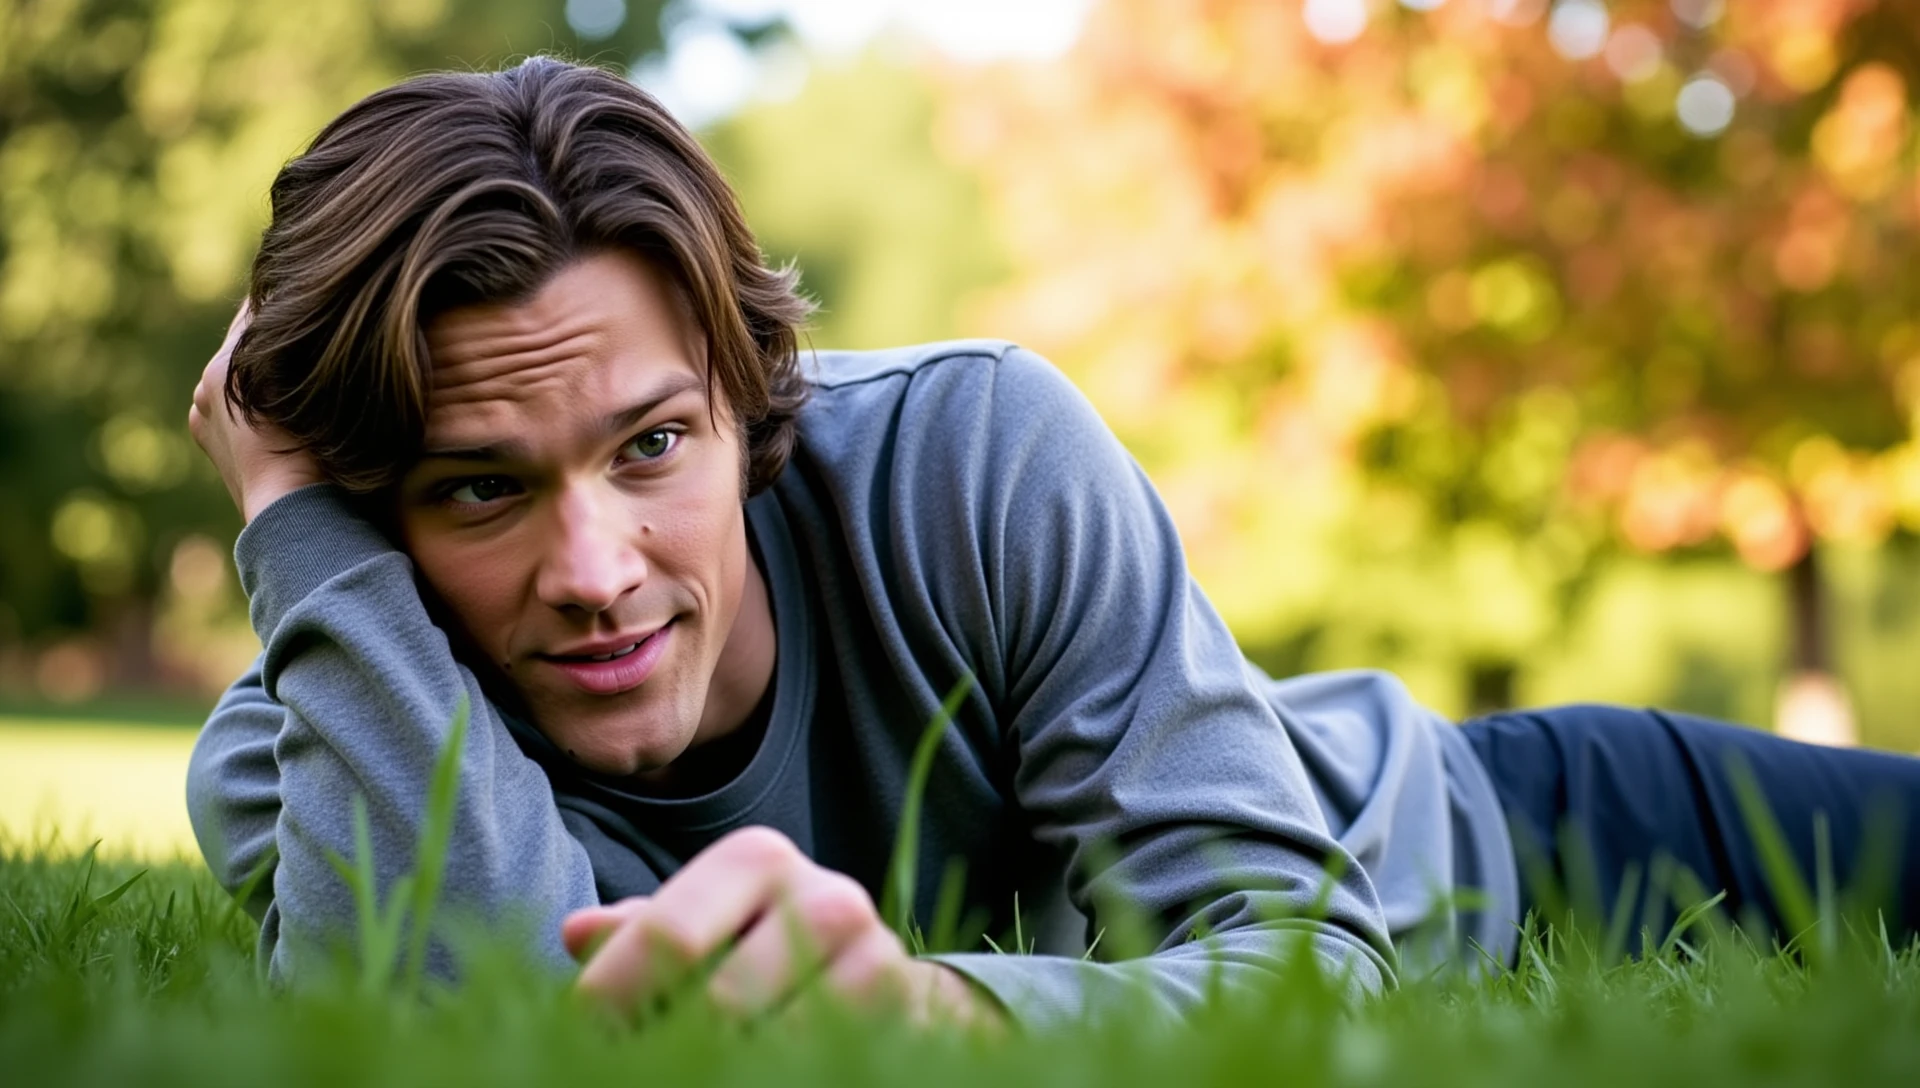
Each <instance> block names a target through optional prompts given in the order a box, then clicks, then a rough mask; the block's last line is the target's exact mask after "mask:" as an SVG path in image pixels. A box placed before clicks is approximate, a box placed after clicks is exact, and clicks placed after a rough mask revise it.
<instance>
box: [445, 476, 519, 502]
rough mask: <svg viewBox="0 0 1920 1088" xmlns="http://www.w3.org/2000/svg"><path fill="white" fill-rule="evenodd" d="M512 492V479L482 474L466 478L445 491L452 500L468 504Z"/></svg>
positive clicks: (491, 499)
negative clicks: (466, 479)
mask: <svg viewBox="0 0 1920 1088" xmlns="http://www.w3.org/2000/svg"><path fill="white" fill-rule="evenodd" d="M512 493H513V481H512V480H509V479H507V478H506V477H505V476H482V477H480V478H479V479H476V480H468V481H467V482H466V483H463V484H461V485H460V486H459V487H456V488H454V489H453V490H452V491H449V492H448V493H447V498H448V499H450V500H452V501H453V502H463V503H469V504H475V503H486V502H492V501H493V500H495V499H497V498H500V497H501V496H503V495H510V494H512Z"/></svg>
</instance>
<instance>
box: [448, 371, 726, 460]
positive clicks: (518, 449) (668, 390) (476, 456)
mask: <svg viewBox="0 0 1920 1088" xmlns="http://www.w3.org/2000/svg"><path fill="white" fill-rule="evenodd" d="M706 386H707V383H706V380H705V379H704V378H701V377H699V376H698V375H694V374H678V375H675V376H674V377H672V378H669V379H667V380H665V381H663V382H661V383H660V384H659V386H657V387H656V388H655V389H654V390H653V391H652V392H651V393H649V394H647V395H646V396H644V397H642V398H641V399H639V400H637V401H634V402H633V403H632V404H629V405H627V406H626V407H625V408H618V409H615V410H614V411H611V412H608V413H607V414H606V415H604V416H601V417H600V421H599V422H598V423H596V424H595V425H594V434H595V436H596V437H597V438H598V439H600V440H601V441H605V440H607V439H611V438H619V437H623V436H624V435H625V434H626V433H627V432H628V431H629V430H632V429H633V428H634V427H636V426H639V424H640V421H641V420H643V419H645V418H647V417H648V416H650V415H652V414H653V413H654V411H655V410H657V409H658V408H659V407H660V406H661V405H662V404H665V403H666V402H667V401H670V400H672V399H673V398H675V397H678V396H681V395H683V394H686V393H689V392H692V391H695V390H698V391H699V392H701V393H702V394H704V393H705V392H706ZM532 459H533V458H532V455H531V453H530V451H529V450H528V449H527V446H526V444H525V443H523V442H518V441H515V440H513V439H507V440H505V441H502V442H489V443H487V444H486V445H482V446H458V447H450V448H447V449H431V450H426V451H424V452H423V453H421V454H420V460H421V461H490V462H502V461H505V462H513V461H530V460H532Z"/></svg>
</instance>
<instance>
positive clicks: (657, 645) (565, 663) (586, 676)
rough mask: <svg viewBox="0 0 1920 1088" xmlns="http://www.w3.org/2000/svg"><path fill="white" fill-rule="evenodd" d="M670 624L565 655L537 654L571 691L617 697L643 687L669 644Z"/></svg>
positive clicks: (577, 648)
mask: <svg viewBox="0 0 1920 1088" xmlns="http://www.w3.org/2000/svg"><path fill="white" fill-rule="evenodd" d="M673 630H674V622H673V621H672V620H668V621H667V622H666V623H664V624H661V625H660V626H659V627H658V628H656V629H655V630H654V631H652V632H651V633H649V634H646V635H643V636H640V637H638V638H635V637H634V636H632V635H625V636H617V637H615V638H612V639H603V640H601V641H599V642H598V643H588V644H583V645H575V646H569V647H567V649H568V651H569V652H567V653H551V654H539V655H537V659H538V660H539V661H541V662H544V663H545V664H547V665H549V666H551V667H552V668H553V670H554V671H555V672H557V673H559V674H560V675H561V676H563V677H565V678H566V679H567V680H568V681H569V682H570V683H572V684H573V685H574V686H575V687H577V688H579V689H581V690H582V691H585V692H587V693H589V694H592V695H617V694H619V693H621V692H623V691H631V690H633V689H634V688H637V687H639V686H640V685H641V684H644V683H646V681H647V677H649V676H651V675H653V670H654V667H655V666H656V665H658V664H659V663H660V658H661V656H662V655H663V654H665V653H666V651H667V645H668V643H669V642H671V641H672V635H673Z"/></svg>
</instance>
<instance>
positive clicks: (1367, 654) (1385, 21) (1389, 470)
mask: <svg viewBox="0 0 1920 1088" xmlns="http://www.w3.org/2000/svg"><path fill="white" fill-rule="evenodd" d="M1413 9H1422V10H1413ZM1316 34H1317V35H1318V37H1316ZM1916 61H1920V15H1916V14H1915V13H1914V11H1913V9H1912V8H1911V7H1910V6H1909V5H1905V4H1897V3H1892V2H1884V3H1873V2H1869V0H1777V2H1755V3H1737V4H1726V3H1722V2H1721V0H1670V2H1668V0H1615V2H1613V3H1611V4H1602V3H1601V2H1600V0H1557V2H1556V3H1554V4H1553V5H1552V7H1551V8H1549V7H1548V5H1547V3H1545V2H1544V0H1452V2H1448V3H1440V2H1438V0H1434V2H1423V3H1418V4H1415V3H1406V4H1405V5H1404V6H1403V7H1392V6H1389V5H1387V4H1384V3H1374V4H1371V5H1369V4H1365V3H1362V2H1361V0H1308V2H1307V3H1305V4H1304V5H1302V4H1298V3H1289V4H1275V3H1269V2H1264V0H1208V2H1206V3H1202V4H1192V3H1186V2H1181V0H1110V2H1109V3H1108V4H1107V5H1106V6H1105V8H1103V9H1102V10H1101V11H1100V12H1099V13H1098V15H1097V16H1096V19H1095V21H1094V24H1093V25H1092V27H1091V28H1090V30H1089V32H1088V34H1087V36H1086V37H1085V39H1084V40H1083V41H1082V43H1081V44H1080V46H1079V47H1077V48H1076V50H1075V51H1074V52H1073V54H1072V55H1071V56H1070V57H1069V58H1068V59H1067V60H1066V61H1065V62H1064V63H1061V64H1056V65H1051V66H1048V67H1046V68H1030V69H1024V70H1018V71H996V72H994V73H991V74H990V75H988V76H986V77H985V78H963V79H962V80H961V81H960V82H959V83H957V84H956V86H955V88H954V91H953V93H952V94H951V96H950V98H951V106H950V112H951V114H952V116H951V119H950V125H951V127H952V128H953V130H954V131H956V132H957V133H960V134H961V136H962V139H961V140H960V141H959V142H960V144H961V145H962V146H963V147H964V148H965V150H966V155H967V158H968V159H969V160H970V161H972V162H975V163H977V164H978V165H979V167H980V169H981V170H982V171H983V173H984V174H985V176H986V177H987V179H988V185H989V191H990V194H991V200H992V203H993V206H994V207H995V209H996V211H997V214H998V216H999V218H1000V220H1001V221H1002V225H1003V233H1004V234H1005V236H1006V237H1007V239H1008V241H1009V245H1010V246H1011V247H1012V248H1013V260H1014V262H1015V265H1016V268H1017V269H1018V272H1017V275H1016V278H1015V281H1014V283H1013V284H1012V285H1011V286H1010V288H1009V289H1007V290H1006V291H1004V292H1003V293H1001V295H1000V296H999V298H998V301H997V303H996V304H995V306H994V313H995V314H996V316H997V319H998V321H999V322H1000V323H1001V325H1002V327H1004V328H1006V329H1008V330H1009V332H1010V333H1012V334H1014V335H1018V336H1021V337H1022V338H1024V339H1027V340H1028V341H1030V342H1032V343H1034V344H1035V345H1036V346H1038V347H1041V348H1043V349H1045V350H1047V351H1049V352H1051V353H1052V354H1054V355H1055V356H1056V357H1058V358H1060V359H1061V360H1062V362H1063V363H1064V364H1065V365H1067V366H1068V367H1069V369H1070V370H1072V371H1073V372H1074V373H1075V374H1076V376H1077V377H1078V378H1079V380H1080V381H1081V382H1082V384H1083V385H1084V387H1085V388H1086V389H1087V390H1088V392H1089V393H1090V394H1091V395H1092V396H1093V397H1094V399H1095V400H1096V402H1097V403H1098V404H1099V405H1100V406H1101V408H1102V410H1103V411H1104V412H1105V413H1106V414H1107V416H1108V418H1109V419H1110V420H1112V421H1113V422H1114V424H1115V426H1116V428H1117V429H1119V430H1120V431H1121V433H1122V435H1123V437H1125V438H1126V439H1127V440H1128V441H1129V443H1130V444H1131V445H1132V447H1133V448H1134V449H1135V450H1136V452H1137V453H1138V454H1139V455H1140V456H1141V458H1142V459H1143V461H1145V462H1146V464H1147V465H1148V466H1149V468H1150V469H1151V470H1152V471H1153V472H1154V473H1155V475H1156V478H1157V479H1158V480H1159V481H1160V482H1161V484H1162V486H1163V488H1164V490H1165V491H1166V492H1167V494H1168V496H1169V499H1170V501H1171V502H1172V504H1173V506H1174V508H1175V511H1176V516H1177V517H1178V518H1179V520H1180V522H1181V524H1182V527H1183V531H1184V532H1185V535H1186V538H1187V540H1188V541H1189V543H1190V545H1191V550H1192V561H1193V565H1194V567H1195V569H1196V571H1197V573H1198V574H1199V576H1200V577H1201V579H1202V581H1203V582H1206V583H1207V584H1209V585H1211V586H1213V587H1214V588H1215V589H1216V597H1217V598H1218V599H1219V600H1221V602H1222V604H1223V607H1224V609H1225V610H1226V611H1227V612H1228V614H1229V618H1230V619H1231V620H1232V621H1233V622H1234V623H1235V625H1236V628H1237V629H1238V630H1240V632H1241V633H1242V637H1243V639H1245V640H1247V641H1249V642H1251V643H1254V644H1263V643H1264V644H1265V645H1266V646H1267V647H1268V648H1269V650H1268V653H1267V657H1268V659H1269V661H1270V663H1272V664H1274V665H1276V666H1277V667H1281V668H1291V667H1299V666H1303V665H1326V664H1351V663H1370V664H1383V665H1388V666H1395V665H1397V664H1402V663H1404V666H1403V667H1405V668H1406V671H1408V672H1409V673H1410V674H1411V675H1410V679H1412V680H1413V681H1414V682H1415V686H1416V688H1417V689H1419V690H1421V691H1422V692H1423V694H1426V695H1428V696H1429V697H1430V698H1434V699H1435V701H1436V702H1438V703H1440V704H1441V705H1443V706H1453V707H1457V708H1463V709H1465V708H1475V707H1485V706H1492V705H1500V704H1504V703H1508V702H1510V701H1512V699H1513V698H1514V692H1513V690H1512V688H1513V683H1514V678H1515V673H1516V667H1517V666H1518V664H1519V663H1520V662H1522V661H1523V660H1525V659H1526V658H1528V657H1529V656H1530V655H1531V654H1532V653H1533V652H1534V651H1535V650H1536V649H1537V647H1538V646H1539V644H1540V643H1541V642H1542V641H1543V640H1546V639H1548V638H1549V637H1550V636H1552V635H1553V634H1554V633H1555V632H1556V631H1557V630H1558V629H1559V626H1560V625H1559V624H1558V622H1557V617H1558V616H1560V615H1563V614H1564V613H1565V612H1566V610H1567V608H1568V607H1569V604H1570V601H1571V600H1572V599H1573V597H1574V595H1576V594H1577V593H1578V592H1579V590H1580V588H1581V586H1582V585H1583V584H1584V581H1585V579H1586V577H1587V576H1588V575H1589V574H1590V573H1591V572H1592V571H1593V570H1594V569H1596V567H1595V562H1596V559H1597V558H1598V557H1599V556H1600V555H1601V554H1602V553H1604V552H1605V551H1606V550H1607V549H1609V548H1610V547H1612V546H1614V545H1615V544H1616V543H1624V544H1625V545H1626V546H1628V547H1629V548H1631V549H1636V550H1641V551H1648V552H1665V551H1674V550H1688V549H1700V548H1709V547H1712V546H1715V545H1716V544H1719V545H1730V546H1731V547H1732V549H1733V550H1735V551H1736V552H1737V554H1738V555H1739V556H1740V557H1741V558H1742V559H1743V560H1744V561H1745V562H1746V563H1748V564H1750V565H1752V566H1753V567H1755V568H1757V569H1760V570H1765V571H1791V572H1792V574H1791V576H1790V578H1789V584H1790V585H1791V586H1792V587H1794V588H1793V592H1792V594H1791V599H1792V601H1793V602H1794V607H1795V611H1796V615H1797V617H1798V619H1797V622H1796V623H1795V624H1794V627H1795V630H1796V632H1797V635H1798V637H1797V638H1796V639H1795V640H1794V645H1795V647H1796V649H1795V653H1794V658H1795V660H1794V661H1793V666H1794V668H1795V669H1797V670H1803V671H1808V672H1814V673H1819V672H1823V671H1824V670H1825V669H1826V668H1827V667H1828V663H1827V661H1826V659H1825V650H1824V646H1823V639H1822V635H1821V631H1820V614H1821V602H1820V600H1819V596H1820V594H1819V587H1820V586H1821V584H1822V583H1821V582H1820V580H1819V577H1818V573H1817V571H1816V570H1815V569H1814V568H1813V567H1812V565H1811V564H1812V557H1813V555H1814V551H1813V549H1812V547H1811V544H1812V542H1813V541H1815V540H1823V541H1833V542H1865V543H1876V542H1879V541H1881V540H1884V539H1885V538H1886V537H1887V536H1888V534H1890V533H1892V532H1894V531H1896V530H1903V529H1904V530H1909V531H1911V530H1916V529H1920V444H1917V443H1916V442H1915V439H1914V434H1915V427H1914V422H1915V419H1916V418H1917V417H1916V413H1920V325H1917V324H1916V315H1920V305H1917V304H1920V266H1916V263H1915V261H1914V252H1915V242H1916V240H1917V239H1916V232H1920V187H1916V184H1915V179H1914V171H1913V163H1914V154H1915V152H1914V141H1913V136H1912V126H1911V123H1910V113H1911V108H1910V102H1911V99H1912V97H1913V93H1914V88H1913V87H1912V86H1910V85H1909V83H1910V81H1909V78H1908V76H1907V75H1906V74H1905V73H1912V72H1914V71H1916V70H1920V65H1916ZM1414 647H1417V652H1416V651H1415V650H1414V649H1412V648H1414ZM1436 661H1439V662H1445V663H1447V664H1446V665H1445V666H1444V669H1443V670H1441V671H1443V672H1446V673H1449V674H1450V675H1441V674H1440V672H1436V671H1435V670H1434V669H1433V668H1431V667H1428V668H1424V669H1423V667H1422V666H1423V665H1430V664H1431V663H1432V662H1436ZM1829 705H1831V704H1829Z"/></svg>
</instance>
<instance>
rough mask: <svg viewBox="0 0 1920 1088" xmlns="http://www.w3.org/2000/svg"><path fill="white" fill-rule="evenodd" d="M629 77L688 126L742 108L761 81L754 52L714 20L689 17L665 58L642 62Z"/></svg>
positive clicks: (674, 32)
mask: <svg viewBox="0 0 1920 1088" xmlns="http://www.w3.org/2000/svg"><path fill="white" fill-rule="evenodd" d="M631 75H632V78H633V81H634V82H635V83H638V84H639V85H640V86H642V87H644V88H646V89H647V90H648V91H649V92H651V93H652V94H653V95H654V96H655V97H657V98H659V99H660V102H661V104H663V105H665V106H666V107H667V109H669V110H671V111H672V112H673V115H674V116H675V117H678V118H679V119H680V121H681V122H682V123H683V124H685V125H686V126H687V127H689V128H700V127H701V126H703V125H709V124H712V123H713V122H715V121H718V120H720V119H721V118H723V117H726V116H727V115H728V114H730V113H732V112H733V111H735V110H737V109H739V108H740V107H741V106H743V105H745V104H746V102H747V100H748V99H750V98H752V97H753V94H754V91H755V90H756V89H757V88H758V87H759V85H760V81H761V73H760V63H759V60H758V59H757V58H756V57H755V56H754V55H753V51H752V50H750V49H748V48H747V46H746V43H744V42H742V41H741V40H740V38H739V37H738V36H737V35H735V34H734V33H733V32H732V31H730V30H728V29H727V28H726V27H725V26H723V25H722V24H720V23H717V22H714V21H713V20H711V19H689V20H687V21H685V22H683V23H680V24H679V25H677V26H675V27H673V28H672V29H671V30H670V31H668V33H667V51H666V54H665V56H659V57H649V58H648V59H646V60H644V61H642V62H640V63H639V64H638V65H635V66H634V70H633V72H632V73H631Z"/></svg>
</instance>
